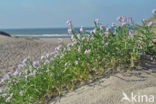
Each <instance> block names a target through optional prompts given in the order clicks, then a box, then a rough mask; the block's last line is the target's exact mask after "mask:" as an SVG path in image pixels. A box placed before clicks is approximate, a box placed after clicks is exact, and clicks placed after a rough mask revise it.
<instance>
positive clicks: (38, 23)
mask: <svg viewBox="0 0 156 104" xmlns="http://www.w3.org/2000/svg"><path fill="white" fill-rule="evenodd" d="M155 8H156V0H0V28H54V27H65V26H66V24H65V22H66V20H68V19H71V20H72V21H73V24H74V26H75V27H79V26H81V25H82V26H87V27H88V26H93V20H94V19H96V18H99V19H100V20H101V22H102V23H103V24H105V25H106V24H111V23H112V22H116V17H118V16H122V15H123V16H132V17H134V20H135V21H137V22H139V21H140V20H141V19H143V18H145V19H146V18H150V17H151V16H152V13H151V11H152V9H155Z"/></svg>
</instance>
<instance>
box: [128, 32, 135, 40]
mask: <svg viewBox="0 0 156 104" xmlns="http://www.w3.org/2000/svg"><path fill="white" fill-rule="evenodd" d="M129 36H130V38H131V39H133V37H134V35H133V32H132V31H129Z"/></svg>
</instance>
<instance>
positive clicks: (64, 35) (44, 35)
mask: <svg viewBox="0 0 156 104" xmlns="http://www.w3.org/2000/svg"><path fill="white" fill-rule="evenodd" d="M13 36H19V37H36V38H57V37H58V38H59V37H70V35H68V34H32V35H30V34H23V35H22V34H13Z"/></svg>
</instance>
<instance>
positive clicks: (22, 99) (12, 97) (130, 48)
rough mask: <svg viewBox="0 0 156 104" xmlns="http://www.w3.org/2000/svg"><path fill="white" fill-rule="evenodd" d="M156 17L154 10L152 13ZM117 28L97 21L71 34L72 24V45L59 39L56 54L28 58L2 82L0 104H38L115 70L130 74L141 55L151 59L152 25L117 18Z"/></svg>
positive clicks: (152, 44) (69, 31)
mask: <svg viewBox="0 0 156 104" xmlns="http://www.w3.org/2000/svg"><path fill="white" fill-rule="evenodd" d="M153 13H154V15H156V10H153ZM117 20H118V21H119V23H120V25H119V26H117V25H116V24H114V23H113V24H112V26H110V27H108V26H107V27H104V26H103V25H102V24H100V22H99V20H98V19H96V20H95V21H94V23H95V28H94V29H93V30H92V31H91V32H87V31H86V30H85V28H84V27H81V28H80V31H79V33H77V32H75V31H74V27H73V25H72V22H71V21H67V24H68V25H69V29H68V33H69V34H70V35H71V43H68V44H67V45H65V44H63V43H62V39H59V43H60V45H59V46H58V47H56V48H55V51H53V52H51V53H47V54H46V55H44V56H41V59H40V60H37V61H31V60H30V57H27V58H25V59H24V60H23V62H22V63H21V64H19V66H18V69H17V70H16V71H15V72H14V73H8V74H7V75H6V77H4V78H3V79H2V80H1V83H4V84H5V89H3V90H0V103H1V104H39V103H43V102H46V101H47V100H48V99H50V98H51V97H52V96H58V95H61V94H63V93H64V91H69V90H73V89H75V88H76V85H77V84H80V83H82V82H84V81H88V80H95V79H96V78H99V77H101V76H103V75H106V74H107V73H110V72H113V71H116V70H117V69H123V68H124V69H125V68H126V69H127V70H131V69H132V68H134V66H135V63H136V62H138V61H140V57H141V55H145V54H151V55H153V53H154V52H155V51H154V49H153V48H154V47H156V44H155V43H154V41H153V32H152V25H153V22H150V23H148V24H146V23H145V22H143V25H137V24H135V23H134V21H133V20H132V17H128V18H127V17H125V16H121V17H118V18H117Z"/></svg>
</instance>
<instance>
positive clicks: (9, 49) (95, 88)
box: [0, 36, 156, 104]
mask: <svg viewBox="0 0 156 104" xmlns="http://www.w3.org/2000/svg"><path fill="white" fill-rule="evenodd" d="M64 42H65V43H67V42H69V40H67V39H66V40H64ZM57 45H58V42H57V40H56V39H41V40H28V39H21V38H9V37H4V36H0V78H1V77H3V76H4V75H5V74H6V73H7V72H10V71H11V72H12V71H13V70H15V69H16V68H17V65H18V64H20V63H21V62H22V60H23V59H24V58H25V57H27V56H31V57H32V59H33V60H35V59H38V58H40V56H41V55H43V54H45V53H47V52H51V51H53V50H54V48H55V47H56V46H57ZM148 63H149V65H145V66H144V70H138V71H132V72H131V73H129V74H127V75H126V76H123V75H122V74H119V73H117V74H114V75H111V76H110V77H107V78H102V79H100V80H97V81H95V82H93V83H90V84H87V85H84V86H82V87H80V88H78V89H77V90H75V91H71V92H69V93H67V94H65V95H64V96H62V97H61V98H60V97H57V98H56V99H52V100H51V101H50V102H49V104H156V63H151V62H148ZM141 69H142V68H141ZM122 91H124V92H125V93H126V94H127V95H128V96H129V97H130V94H131V92H133V93H134V94H136V95H138V94H140V95H143V94H146V95H147V96H148V97H149V96H150V95H153V96H154V97H155V99H154V100H155V102H154V103H149V102H147V103H133V102H131V103H129V102H128V101H124V102H121V99H122V97H123V95H122Z"/></svg>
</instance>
